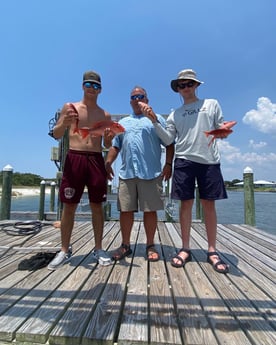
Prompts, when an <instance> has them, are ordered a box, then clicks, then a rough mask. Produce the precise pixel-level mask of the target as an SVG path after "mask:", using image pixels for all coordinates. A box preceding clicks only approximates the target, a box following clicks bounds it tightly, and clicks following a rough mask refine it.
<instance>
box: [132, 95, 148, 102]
mask: <svg viewBox="0 0 276 345" xmlns="http://www.w3.org/2000/svg"><path fill="white" fill-rule="evenodd" d="M130 98H131V100H132V101H136V100H137V99H140V100H141V99H144V98H145V95H133V96H130Z"/></svg>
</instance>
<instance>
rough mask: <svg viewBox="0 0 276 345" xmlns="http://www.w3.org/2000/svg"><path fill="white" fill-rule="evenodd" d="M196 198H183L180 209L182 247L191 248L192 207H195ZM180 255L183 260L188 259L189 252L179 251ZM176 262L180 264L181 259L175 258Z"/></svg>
mask: <svg viewBox="0 0 276 345" xmlns="http://www.w3.org/2000/svg"><path fill="white" fill-rule="evenodd" d="M193 203H194V199H190V200H181V205H180V210H179V219H180V227H181V236H182V248H185V249H189V248H190V233H191V225H192V208H193ZM178 255H179V256H181V257H182V259H183V260H186V259H187V257H188V255H189V254H188V253H186V252H180V253H178ZM173 261H174V263H175V264H180V263H181V261H180V260H178V259H177V258H174V259H173Z"/></svg>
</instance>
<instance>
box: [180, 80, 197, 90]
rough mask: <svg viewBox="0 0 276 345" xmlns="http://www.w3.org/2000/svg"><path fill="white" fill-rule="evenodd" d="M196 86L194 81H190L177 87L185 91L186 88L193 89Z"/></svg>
mask: <svg viewBox="0 0 276 345" xmlns="http://www.w3.org/2000/svg"><path fill="white" fill-rule="evenodd" d="M194 85H195V82H194V81H188V82H187V83H179V84H178V85H177V87H179V89H185V88H186V87H193V86H194Z"/></svg>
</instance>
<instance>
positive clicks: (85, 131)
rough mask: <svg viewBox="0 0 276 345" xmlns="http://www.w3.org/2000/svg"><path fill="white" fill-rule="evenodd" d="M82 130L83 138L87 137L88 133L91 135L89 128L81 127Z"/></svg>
mask: <svg viewBox="0 0 276 345" xmlns="http://www.w3.org/2000/svg"><path fill="white" fill-rule="evenodd" d="M78 132H79V131H78ZM80 132H81V137H82V139H85V138H87V137H88V135H89V130H88V129H81V130H80Z"/></svg>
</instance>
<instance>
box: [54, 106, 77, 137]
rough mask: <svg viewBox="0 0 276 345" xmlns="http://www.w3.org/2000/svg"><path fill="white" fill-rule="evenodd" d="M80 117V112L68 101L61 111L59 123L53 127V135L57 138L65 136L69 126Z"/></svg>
mask: <svg viewBox="0 0 276 345" xmlns="http://www.w3.org/2000/svg"><path fill="white" fill-rule="evenodd" d="M77 119H78V113H77V112H76V109H75V107H72V104H71V103H66V104H65V105H64V106H63V108H62V110H61V112H60V117H59V119H58V121H57V124H56V125H55V127H54V128H53V135H54V138H55V139H60V138H61V137H63V135H64V133H65V131H66V129H67V128H69V127H70V126H71V125H72V124H73V123H75V122H76V120H77Z"/></svg>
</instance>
